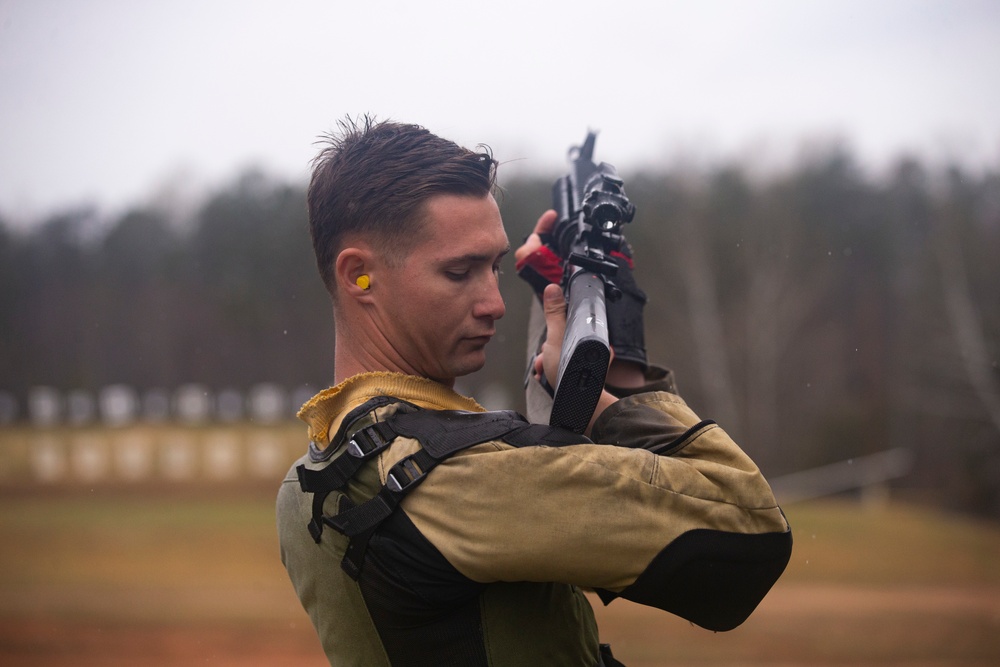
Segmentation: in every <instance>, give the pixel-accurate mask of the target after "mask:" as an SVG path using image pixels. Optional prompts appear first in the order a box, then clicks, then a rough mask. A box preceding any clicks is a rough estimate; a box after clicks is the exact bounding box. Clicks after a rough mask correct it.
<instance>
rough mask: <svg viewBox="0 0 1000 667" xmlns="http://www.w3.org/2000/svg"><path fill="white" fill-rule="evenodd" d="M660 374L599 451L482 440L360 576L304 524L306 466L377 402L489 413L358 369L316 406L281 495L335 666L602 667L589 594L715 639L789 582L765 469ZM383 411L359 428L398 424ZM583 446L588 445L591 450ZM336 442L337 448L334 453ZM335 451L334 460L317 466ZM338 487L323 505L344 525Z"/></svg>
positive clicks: (285, 553) (379, 544) (364, 488)
mask: <svg viewBox="0 0 1000 667" xmlns="http://www.w3.org/2000/svg"><path fill="white" fill-rule="evenodd" d="M669 389H672V384H671V383H670V382H669V381H668V380H663V381H661V382H659V383H655V384H651V385H650V386H649V387H646V388H645V389H644V390H643V391H639V392H635V393H633V394H632V395H630V396H626V397H624V398H621V400H619V401H618V402H617V403H615V404H614V405H613V406H612V407H610V408H608V409H607V410H606V411H605V412H604V413H603V414H602V415H601V416H600V417H599V419H598V420H597V422H596V423H595V425H594V428H593V432H592V439H593V443H597V444H593V443H584V442H581V444H573V445H570V446H564V447H550V446H520V447H515V446H512V445H510V444H508V443H507V442H503V441H499V440H498V441H490V442H485V443H483V444H478V445H475V446H473V447H470V448H468V449H465V450H464V451H460V452H458V453H456V454H454V455H452V456H450V457H449V458H447V459H446V460H444V461H443V462H442V463H440V465H438V466H437V467H436V468H435V469H433V470H432V471H430V473H429V474H428V475H427V477H426V479H425V480H424V481H423V482H422V483H421V484H420V485H419V486H417V487H416V488H415V489H414V490H413V491H412V492H411V493H409V494H408V495H407V496H406V497H405V498H404V499H403V500H402V502H401V504H400V505H399V507H398V508H397V509H396V511H395V512H394V513H393V518H392V519H391V520H389V521H387V522H386V523H385V524H383V527H380V528H379V529H378V531H377V532H376V534H375V537H373V538H372V540H371V542H370V543H369V545H368V550H367V552H366V555H365V561H364V568H363V570H362V575H361V576H360V577H359V579H358V580H355V579H353V578H351V577H350V576H347V574H346V573H345V572H344V570H343V569H342V568H341V560H342V559H343V556H344V552H345V550H346V548H347V545H348V543H349V542H348V539H347V538H346V537H345V536H343V535H341V534H339V533H338V532H336V531H335V530H332V529H330V528H327V529H326V530H325V531H324V532H323V533H322V537H321V539H320V541H319V543H317V542H315V541H314V539H313V537H312V536H310V533H309V531H308V530H307V529H306V526H307V524H308V523H309V521H310V518H311V517H312V513H313V506H312V503H313V498H312V494H310V493H305V492H303V491H302V490H301V488H300V486H299V481H298V476H297V472H296V468H297V467H299V466H305V467H306V468H307V469H321V468H323V467H324V466H325V465H328V464H329V461H330V460H333V459H336V458H337V457H338V456H340V455H342V450H343V448H344V447H343V443H342V442H335V443H330V442H329V440H330V438H331V437H333V434H335V433H336V432H337V431H338V429H340V428H341V426H342V424H341V422H342V421H343V419H344V417H345V415H347V414H348V413H349V412H351V411H352V410H355V409H356V408H358V406H361V405H364V404H365V403H366V402H367V401H369V400H370V399H372V398H374V397H377V396H391V397H395V398H397V399H401V400H403V401H406V402H408V403H410V404H413V405H416V406H418V407H420V408H423V409H425V410H465V411H476V412H478V411H482V410H483V408H481V407H480V406H479V405H478V404H477V403H475V402H474V401H473V400H471V399H469V398H466V397H464V396H461V395H459V394H457V393H455V392H453V391H451V390H450V389H448V388H447V387H444V386H443V385H440V384H437V383H435V382H432V381H430V380H426V379H423V378H416V377H412V376H405V375H398V374H389V373H372V374H365V375H360V376H356V377H354V378H351V379H349V380H347V381H346V382H344V383H342V384H341V385H339V386H337V387H334V388H332V389H329V390H326V391H324V392H322V393H320V394H318V395H317V396H315V397H314V398H313V399H312V400H310V401H309V402H308V403H307V404H306V405H305V406H304V407H303V408H302V410H301V412H300V417H301V418H302V419H303V420H304V421H305V422H306V423H307V424H308V426H309V437H310V439H311V440H312V442H313V443H315V444H314V447H313V448H312V453H311V455H309V454H307V455H306V456H304V457H303V458H302V459H300V460H299V461H298V462H296V464H295V465H294V466H293V467H292V469H291V470H290V471H289V474H288V476H287V477H286V478H285V480H284V483H283V484H282V486H281V490H280V492H279V495H278V505H277V519H278V530H279V537H280V543H281V555H282V560H283V562H284V564H285V566H286V568H287V570H288V573H289V576H290V578H291V580H292V582H293V584H294V586H295V589H296V592H297V593H298V596H299V598H300V600H301V601H302V604H303V606H304V607H305V609H306V610H307V611H308V613H309V615H310V617H311V619H312V622H313V624H314V625H315V626H316V629H317V632H318V633H319V636H320V639H321V641H322V643H323V647H324V650H325V651H326V653H327V656H328V657H329V659H330V662H331V664H334V665H389V664H456V665H477V664H482V665H527V664H531V665H541V664H544V665H561V664H565V665H596V664H599V662H598V660H599V659H598V638H597V629H596V625H595V622H594V618H593V614H592V611H591V608H590V605H589V602H588V600H587V598H586V597H585V596H584V595H583V594H582V593H581V591H580V588H581V587H583V588H592V589H594V590H596V591H597V592H598V593H599V595H600V596H601V598H602V599H603V600H604V601H605V603H607V602H610V601H611V600H613V599H614V598H615V597H618V596H621V597H625V598H627V599H631V600H634V601H636V602H640V603H642V604H648V605H651V606H655V607H659V608H662V609H665V610H668V611H671V612H673V613H677V614H679V615H681V616H684V617H685V618H689V619H690V620H692V621H694V622H696V623H699V624H701V625H704V626H705V627H709V628H711V629H716V630H726V629H729V628H731V627H734V626H735V625H738V624H739V623H740V622H742V620H743V619H744V618H746V616H747V615H748V614H749V613H750V612H751V611H752V610H753V608H754V607H755V606H756V604H757V603H758V602H759V600H760V599H761V598H762V597H763V596H764V595H765V594H766V592H767V591H768V590H769V588H770V587H771V586H772V584H773V583H774V581H775V580H776V579H777V578H778V576H780V574H781V572H782V570H783V569H784V566H785V564H786V563H787V561H788V557H789V555H790V550H791V532H790V529H789V527H788V524H787V522H786V521H785V518H784V516H783V514H782V513H781V511H780V509H779V508H778V506H777V503H776V501H775V499H774V496H773V495H772V493H771V490H770V488H769V486H768V484H767V482H766V481H765V480H764V478H763V477H762V475H761V474H760V472H759V470H758V469H757V467H756V465H755V464H754V463H753V462H752V461H751V460H750V458H749V457H747V455H746V454H745V453H743V452H742V451H741V450H740V448H739V447H738V446H737V445H736V444H735V443H734V442H733V441H732V440H731V439H730V438H729V436H728V435H727V434H726V433H725V431H724V430H723V429H722V428H720V427H719V426H717V425H715V424H714V423H711V422H707V423H706V422H702V421H701V420H700V419H699V417H698V416H697V415H695V413H694V412H693V411H692V410H691V409H690V408H689V407H688V406H687V405H686V404H685V402H684V401H683V400H682V399H681V398H680V397H679V396H678V395H676V394H675V393H672V392H671V391H669ZM396 409H397V406H396V405H387V406H382V407H379V408H376V409H374V410H372V411H371V412H370V413H367V414H366V415H365V416H364V417H363V418H361V419H360V420H358V424H357V425H358V427H361V426H364V425H367V424H370V423H372V422H374V421H378V420H384V419H387V418H389V417H390V416H391V415H392V414H393V413H394V412H395V410H396ZM583 440H584V439H583V438H581V441H583ZM330 447H334V448H335V449H334V450H330V449H329V448H330ZM419 448H420V443H419V442H418V441H417V440H415V439H411V438H404V437H398V438H396V440H394V441H393V442H392V444H391V446H389V447H388V449H386V450H385V451H383V452H382V453H381V454H380V455H379V456H378V457H377V458H375V459H372V460H371V461H370V463H368V464H366V465H365V466H364V467H362V468H361V470H360V471H359V472H358V473H357V475H356V477H355V478H354V479H352V481H351V483H350V485H349V487H348V489H347V495H348V496H349V497H351V499H352V500H353V501H354V502H361V501H363V500H365V499H367V498H370V497H372V496H373V495H375V493H376V492H377V491H378V490H379V489H380V488H381V487H382V485H384V484H385V482H386V473H387V471H388V470H389V468H390V467H391V466H392V465H393V464H394V463H396V462H397V461H399V460H400V459H401V458H403V457H404V456H407V455H408V454H411V453H413V452H415V451H416V450H417V449H419ZM324 457H325V458H324ZM340 495H341V494H339V493H333V494H331V495H330V496H329V497H327V498H326V500H325V502H324V503H323V505H322V511H323V513H324V514H325V515H336V514H337V512H338V511H339V509H340V507H341V505H340V502H341V501H340Z"/></svg>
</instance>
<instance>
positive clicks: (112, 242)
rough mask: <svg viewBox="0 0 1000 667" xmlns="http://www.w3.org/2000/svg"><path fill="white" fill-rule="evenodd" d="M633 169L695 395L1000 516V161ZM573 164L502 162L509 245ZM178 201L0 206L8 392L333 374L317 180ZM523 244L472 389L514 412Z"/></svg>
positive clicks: (657, 296) (652, 257)
mask: <svg viewBox="0 0 1000 667" xmlns="http://www.w3.org/2000/svg"><path fill="white" fill-rule="evenodd" d="M621 167H622V166H621V165H619V170H620V171H621V173H622V175H623V176H624V178H625V179H626V189H627V191H628V193H629V195H630V197H631V199H632V200H633V201H634V202H635V203H636V205H637V207H638V211H639V212H638V215H637V218H636V221H635V222H634V223H633V224H632V225H630V226H629V228H628V229H627V232H628V235H629V237H630V239H631V240H632V242H633V245H634V247H635V254H636V258H637V275H638V278H639V281H640V284H641V285H642V286H643V287H644V288H645V289H646V291H647V292H648V294H649V296H650V302H649V304H648V306H647V310H646V322H647V343H648V347H649V350H650V356H651V357H652V359H653V360H654V361H656V362H658V363H662V364H664V365H668V366H670V367H672V368H674V369H675V371H676V372H677V375H678V380H679V386H680V389H681V392H682V394H683V395H684V396H685V397H686V398H687V400H688V402H689V403H690V404H691V405H692V406H693V407H694V408H695V410H696V411H697V412H699V413H700V414H701V415H702V416H703V417H705V418H713V419H715V420H716V421H718V422H719V423H720V424H722V425H723V426H724V427H725V428H726V429H727V430H728V431H730V432H731V433H733V434H734V435H735V436H736V438H737V439H738V441H740V442H741V443H742V444H743V445H744V446H745V448H746V449H747V451H748V452H750V453H751V455H752V456H753V457H754V458H755V459H756V460H757V461H758V462H759V463H760V465H761V467H762V468H763V469H764V470H765V472H766V473H768V474H772V475H779V474H783V473H787V472H792V471H795V470H800V469H805V468H809V467H813V466H818V465H821V464H824V463H830V462H834V461H841V460H844V459H849V458H851V457H855V456H861V455H865V454H871V453H874V452H879V451H882V450H886V449H889V448H894V447H906V448H910V449H912V450H913V452H914V454H915V467H914V470H913V473H912V474H911V475H910V476H909V477H907V478H906V479H904V480H901V481H899V482H898V484H897V486H899V487H900V490H901V491H903V492H906V493H909V494H912V495H915V496H920V497H921V498H922V499H925V500H929V501H931V502H935V503H938V504H943V505H947V506H950V507H954V508H961V509H964V510H967V511H975V512H979V513H985V514H991V515H994V516H1000V368H998V361H997V360H998V358H1000V308H998V305H1000V298H998V295H1000V261H998V258H1000V174H998V173H997V172H995V171H981V170H980V171H977V172H975V173H973V172H971V171H969V170H965V169H962V168H957V167H953V168H947V169H930V168H928V167H926V166H925V165H922V164H921V163H920V162H919V161H916V160H900V161H899V162H898V163H897V164H896V165H895V167H894V168H893V169H891V170H889V171H888V172H887V173H886V174H884V175H880V176H873V175H870V174H868V173H866V172H865V171H864V170H863V169H861V168H860V167H859V166H858V165H857V163H856V162H855V161H854V159H853V158H852V156H851V154H850V153H849V152H848V151H845V150H842V149H838V148H833V149H830V150H827V151H826V152H822V153H819V154H815V155H813V156H812V157H811V158H807V159H804V160H802V161H801V162H800V163H798V164H797V165H796V166H795V167H792V168H789V169H787V170H786V171H784V172H782V173H780V174H770V175H761V174H758V173H756V172H755V171H754V170H753V169H751V168H749V167H747V166H743V165H741V164H738V163H734V164H728V165H724V166H719V167H715V168H701V169H683V168H669V169H668V168H664V169H662V170H658V171H655V172H654V171H646V172H643V173H629V170H628V169H623V168H621ZM557 175H558V174H551V175H547V176H531V177H529V176H524V175H521V176H516V177H514V178H512V179H507V180H504V179H503V170H502V168H501V183H502V185H503V192H502V193H501V194H500V196H499V199H500V202H501V210H502V211H503V213H504V218H505V221H506V223H507V227H508V233H509V236H510V238H511V241H512V243H514V244H515V245H516V244H517V243H518V242H519V241H520V239H521V238H523V236H524V235H525V234H527V233H528V232H529V231H530V229H531V227H532V225H533V223H534V220H535V219H536V218H537V216H538V214H539V213H540V212H541V211H542V210H543V209H544V208H546V207H547V206H548V205H549V188H550V184H551V182H552V180H553V179H554V178H555V176H557ZM179 211H181V207H172V206H171V205H170V202H169V201H168V202H164V201H157V202H156V203H155V204H154V203H150V204H148V205H138V206H135V207H134V208H132V209H131V210H129V211H128V212H126V213H124V214H122V215H120V216H118V217H115V218H114V219H102V218H101V217H100V216H99V215H98V214H96V213H95V212H94V211H93V210H89V209H86V208H81V209H76V210H67V211H63V212H60V213H58V214H54V215H51V216H50V217H48V218H47V219H45V220H39V221H37V222H36V223H35V224H33V225H31V226H30V227H28V228H27V231H17V232H15V231H13V230H12V229H11V226H10V225H6V224H0V332H2V340H3V345H2V352H0V390H3V391H8V392H11V393H13V394H14V395H15V396H18V397H19V399H21V400H22V401H23V397H24V396H25V395H26V394H27V392H28V391H29V389H30V388H31V387H32V386H36V385H48V386H52V387H56V388H59V389H63V390H72V389H81V388H82V389H88V390H97V389H99V388H100V387H102V386H106V385H109V384H116V383H125V384H128V385H131V386H133V387H135V388H136V389H138V390H140V391H143V390H146V389H149V388H153V387H162V388H173V387H176V386H178V385H181V384H183V383H190V382H197V383H200V384H203V385H205V386H206V387H209V388H211V389H213V390H216V391H219V390H222V389H226V388H237V389H246V388H249V387H250V386H251V385H253V384H255V383H258V382H272V383H277V384H279V385H283V386H285V387H288V388H291V387H298V386H301V385H303V384H306V385H309V386H310V387H313V388H316V389H320V388H322V387H325V386H327V385H328V384H329V383H330V379H331V378H332V377H333V354H332V350H333V338H334V325H333V321H332V314H331V309H330V306H329V303H328V298H327V296H326V293H325V291H324V289H323V287H322V285H321V282H320V280H319V278H318V275H317V272H316V268H315V265H314V260H313V256H312V251H311V246H310V241H309V236H308V228H307V222H306V214H305V192H304V184H292V185H290V184H288V183H284V182H279V181H277V180H275V179H273V178H271V177H268V176H265V175H263V174H262V173H261V172H257V171H249V172H247V173H244V174H243V175H241V176H240V177H239V178H237V179H235V180H234V181H233V182H232V183H230V184H229V185H227V186H225V187H222V188H219V189H218V190H217V191H216V192H214V193H212V194H211V195H210V196H209V197H208V198H207V199H206V200H205V201H204V203H203V204H202V205H200V206H199V207H196V208H195V209H193V210H189V211H187V212H183V213H181V212H179ZM0 223H2V221H0ZM512 264H513V260H512V258H508V260H507V261H506V266H505V272H506V276H505V278H504V279H503V281H504V291H505V296H506V298H507V304H508V309H507V316H506V317H505V318H504V320H502V321H501V323H500V327H499V335H498V336H497V339H496V340H495V341H494V342H493V344H492V346H491V353H490V360H489V362H488V365H487V367H486V369H484V371H482V372H481V373H479V374H477V375H476V376H473V377H471V378H468V379H466V380H464V381H463V382H462V384H461V388H462V389H463V390H466V391H468V392H469V393H472V394H473V395H476V396H478V397H480V398H481V399H482V400H483V401H484V402H486V403H487V404H488V405H489V406H490V407H498V404H500V403H506V404H507V407H514V408H517V409H520V408H521V407H522V404H521V402H520V398H519V388H520V385H521V379H522V372H523V369H524V354H525V340H524V333H523V331H524V326H525V322H526V310H527V306H528V303H529V300H530V298H531V295H530V293H529V291H528V288H527V287H526V285H524V284H523V283H522V282H521V281H520V280H518V279H517V278H516V277H515V276H514V270H513V266H512ZM504 397H506V398H504ZM22 404H23V403H22Z"/></svg>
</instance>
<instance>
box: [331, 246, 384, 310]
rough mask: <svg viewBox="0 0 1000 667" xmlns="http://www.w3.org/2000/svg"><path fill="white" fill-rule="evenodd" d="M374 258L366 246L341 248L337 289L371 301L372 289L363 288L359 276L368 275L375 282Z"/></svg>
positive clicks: (336, 272)
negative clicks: (359, 283)
mask: <svg viewBox="0 0 1000 667" xmlns="http://www.w3.org/2000/svg"><path fill="white" fill-rule="evenodd" d="M373 260H374V256H373V255H372V253H371V252H370V251H369V250H368V249H367V248H365V247H359V246H352V247H349V248H344V249H343V250H341V251H340V254H339V255H337V262H336V265H335V275H336V277H337V291H338V292H340V293H341V294H344V295H345V296H347V297H348V298H350V299H354V300H356V301H359V302H361V303H371V298H372V290H371V289H367V290H366V289H362V288H361V286H359V285H358V278H359V277H360V276H363V275H367V276H368V278H369V281H370V282H371V283H372V284H374V283H375V279H374V276H373V273H374V272H375V270H376V267H375V262H374V261H373Z"/></svg>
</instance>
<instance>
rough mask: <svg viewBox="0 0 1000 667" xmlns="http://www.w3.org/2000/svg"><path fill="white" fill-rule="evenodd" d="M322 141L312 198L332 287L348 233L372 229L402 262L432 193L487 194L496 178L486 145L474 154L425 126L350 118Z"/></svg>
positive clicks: (315, 237) (390, 256) (320, 256)
mask: <svg viewBox="0 0 1000 667" xmlns="http://www.w3.org/2000/svg"><path fill="white" fill-rule="evenodd" d="M322 143H325V144H326V145H325V147H324V148H323V149H322V150H321V151H320V153H319V154H318V155H317V156H316V158H315V159H314V160H313V172H312V180H311V181H310V183H309V192H308V196H307V201H308V206H309V228H310V231H311V233H312V242H313V250H314V251H315V253H316V263H317V265H318V266H319V272H320V276H321V277H322V278H323V282H324V283H325V284H326V286H327V289H328V290H329V291H330V293H331V294H333V293H334V284H335V278H334V270H335V269H334V264H335V262H336V259H337V255H338V254H339V253H340V251H341V250H342V249H343V248H342V246H343V243H344V238H345V237H346V236H348V235H351V234H365V235H368V236H369V238H370V239H371V240H372V241H373V242H374V243H375V244H377V246H378V247H379V249H380V250H381V251H382V252H383V253H384V256H385V257H386V259H387V260H388V261H390V262H395V261H401V260H402V258H404V257H405V256H406V254H407V252H408V251H409V250H410V248H411V247H412V246H413V243H414V241H415V240H416V239H417V238H418V234H419V231H420V225H421V224H422V219H421V209H422V206H423V204H424V202H425V201H427V199H429V198H430V197H433V196H435V195H440V194H453V195H469V196H480V197H485V196H487V195H489V194H491V193H492V192H493V189H494V186H495V184H496V167H497V162H496V160H494V159H493V156H492V154H491V153H490V151H489V148H488V147H485V146H484V147H480V149H481V151H482V152H479V153H476V152H473V151H471V150H469V149H467V148H463V147H461V146H459V145H458V144H456V143H454V142H452V141H449V140H447V139H442V138H441V137H438V136H436V135H434V134H432V133H431V132H429V131H428V130H426V129H424V128H423V127H421V126H419V125H409V124H402V123H396V122H392V121H376V120H374V119H373V118H371V117H369V116H364V117H362V118H360V119H357V120H353V119H351V118H346V119H344V120H342V121H340V122H339V123H338V130H337V131H335V132H331V133H329V134H327V135H325V136H324V137H323V139H322Z"/></svg>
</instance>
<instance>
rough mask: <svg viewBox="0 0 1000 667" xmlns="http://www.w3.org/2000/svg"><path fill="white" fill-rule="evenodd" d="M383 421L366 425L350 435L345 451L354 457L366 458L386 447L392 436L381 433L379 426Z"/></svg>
mask: <svg viewBox="0 0 1000 667" xmlns="http://www.w3.org/2000/svg"><path fill="white" fill-rule="evenodd" d="M383 423H384V422H379V423H376V424H372V425H371V426H367V427H365V428H363V429H361V430H360V431H358V432H357V433H355V434H354V435H353V436H351V439H350V440H349V441H348V443H347V453H348V454H350V455H351V456H353V457H354V458H358V459H368V458H371V457H372V456H375V455H376V454H378V453H379V452H381V451H382V450H383V449H385V448H386V447H388V446H389V443H390V442H392V438H386V437H385V436H384V435H383V434H382V431H381V429H380V428H379V427H380V426H382V425H383Z"/></svg>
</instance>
